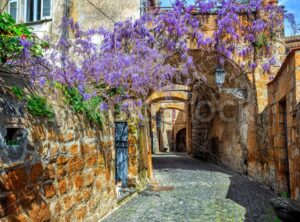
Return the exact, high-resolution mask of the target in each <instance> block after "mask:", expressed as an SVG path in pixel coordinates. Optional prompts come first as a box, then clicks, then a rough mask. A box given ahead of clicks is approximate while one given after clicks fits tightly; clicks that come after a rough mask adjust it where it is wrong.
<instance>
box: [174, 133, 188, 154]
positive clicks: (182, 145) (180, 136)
mask: <svg viewBox="0 0 300 222" xmlns="http://www.w3.org/2000/svg"><path fill="white" fill-rule="evenodd" d="M175 151H176V152H186V128H184V129H181V130H180V131H179V132H178V133H177V134H176V150H175Z"/></svg>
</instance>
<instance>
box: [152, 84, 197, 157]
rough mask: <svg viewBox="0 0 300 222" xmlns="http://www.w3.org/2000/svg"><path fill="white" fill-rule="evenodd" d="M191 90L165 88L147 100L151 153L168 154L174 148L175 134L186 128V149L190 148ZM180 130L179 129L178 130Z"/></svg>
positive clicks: (172, 87)
mask: <svg viewBox="0 0 300 222" xmlns="http://www.w3.org/2000/svg"><path fill="white" fill-rule="evenodd" d="M190 98H191V88H190V87H187V86H183V85H174V86H166V87H164V88H162V89H161V90H160V91H157V92H154V93H153V94H152V95H150V97H149V98H148V100H147V103H148V105H149V112H150V113H151V129H152V152H153V153H158V152H170V151H175V148H176V133H177V132H178V130H180V129H182V128H186V129H187V130H186V138H187V139H186V147H187V149H188V150H190V148H191V125H190V123H191V121H190V116H191V115H190V104H189V103H190ZM179 128H180V129H179Z"/></svg>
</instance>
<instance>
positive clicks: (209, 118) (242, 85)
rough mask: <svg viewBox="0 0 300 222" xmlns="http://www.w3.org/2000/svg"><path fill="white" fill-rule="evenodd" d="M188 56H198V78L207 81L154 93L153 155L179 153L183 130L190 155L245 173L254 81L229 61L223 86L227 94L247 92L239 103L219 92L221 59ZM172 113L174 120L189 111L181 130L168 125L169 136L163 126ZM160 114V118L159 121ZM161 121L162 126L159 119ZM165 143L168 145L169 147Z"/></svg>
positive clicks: (195, 53)
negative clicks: (235, 91)
mask: <svg viewBox="0 0 300 222" xmlns="http://www.w3.org/2000/svg"><path fill="white" fill-rule="evenodd" d="M190 55H191V56H192V57H193V58H194V63H196V67H197V71H198V73H199V77H203V78H202V79H204V80H205V81H195V82H194V83H193V85H192V86H191V87H189V86H182V85H175V86H167V87H164V88H162V89H161V90H160V91H157V92H154V93H153V94H152V95H150V96H149V98H148V100H147V103H148V105H149V113H151V129H152V152H153V153H159V152H166V151H176V147H177V141H176V139H177V134H178V133H179V131H180V130H182V129H184V128H185V129H186V134H185V135H186V151H187V152H188V153H189V154H191V155H192V156H195V157H198V158H203V159H210V160H212V159H213V160H217V161H218V162H220V161H221V162H222V163H224V164H225V165H228V166H230V167H232V168H234V169H237V170H238V171H241V172H243V171H245V170H246V168H247V167H246V166H247V158H248V154H247V145H248V144H247V143H248V141H249V138H248V136H249V135H250V134H248V131H249V119H247V115H249V113H250V112H253V104H251V103H249V102H248V101H249V100H251V99H253V98H254V97H255V95H253V94H254V92H253V91H252V90H251V89H252V84H251V81H250V80H249V78H248V76H247V75H245V74H244V73H243V70H242V69H241V68H240V67H239V66H238V65H237V64H236V63H235V62H234V61H231V60H228V59H227V60H225V62H224V69H225V72H226V76H225V83H224V85H223V86H222V87H223V89H229V91H230V89H243V90H244V89H245V90H247V91H248V98H247V99H246V100H245V101H244V100H240V99H238V98H236V97H235V96H233V95H232V94H230V93H228V91H227V92H225V90H223V91H220V90H219V88H218V86H217V85H216V84H215V76H214V73H215V70H216V68H217V67H218V65H219V57H220V55H217V54H216V53H214V52H204V51H201V50H191V51H190ZM174 112H176V113H177V114H176V116H177V115H179V113H185V115H186V122H185V124H184V125H182V126H180V127H178V129H175V127H174V123H170V124H169V125H171V126H172V133H171V134H170V133H169V134H167V133H166V131H167V128H168V127H167V125H168V124H162V122H163V121H165V119H166V116H167V115H169V116H172V115H173V114H172V113H174ZM167 113H169V114H167ZM170 113H171V114H170ZM158 114H159V115H160V118H157V116H159V115H158ZM158 119H160V120H161V121H162V122H159V121H157V120H158ZM171 119H172V118H171ZM167 122H168V121H167ZM170 122H172V121H170ZM171 135H172V136H173V137H171ZM181 135H182V132H181ZM250 139H251V138H250ZM164 141H168V144H167V145H166V143H164Z"/></svg>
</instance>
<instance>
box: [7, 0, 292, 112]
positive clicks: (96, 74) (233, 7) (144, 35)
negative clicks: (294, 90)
mask: <svg viewBox="0 0 300 222" xmlns="http://www.w3.org/2000/svg"><path fill="white" fill-rule="evenodd" d="M209 16H212V17H213V19H212V20H211V21H212V22H211V23H212V24H210V23H208V22H207V21H208V17H209ZM284 16H285V14H284V9H283V8H282V7H280V6H277V5H273V4H267V5H264V4H263V2H262V1H261V0H249V1H246V2H241V1H237V0H211V1H206V0H198V1H196V3H195V5H188V4H187V3H186V1H183V0H176V1H175V2H174V4H173V7H172V9H170V10H160V9H157V8H153V9H152V10H147V11H146V13H145V14H144V15H143V16H142V17H141V18H140V19H137V20H131V19H127V20H126V21H122V22H118V23H116V24H115V25H114V29H113V30H111V31H110V30H106V29H103V28H101V27H100V28H98V29H90V30H83V29H81V28H80V26H79V24H78V23H77V22H74V21H73V20H72V19H69V18H64V19H63V22H62V25H61V28H62V29H64V30H66V29H67V30H70V32H71V33H72V35H70V36H71V37H66V36H65V35H62V37H61V38H60V39H59V40H58V41H57V42H54V43H53V42H49V44H50V48H49V50H48V52H46V53H45V54H44V56H43V57H33V56H32V55H31V54H30V50H28V48H30V46H31V44H30V42H29V41H27V40H26V39H20V44H21V46H22V47H23V53H22V55H21V60H15V61H10V62H9V65H13V66H17V65H20V63H21V64H22V66H23V67H24V68H23V70H22V71H23V72H27V73H28V74H29V75H30V78H31V80H32V81H34V82H39V84H40V85H41V86H43V85H44V84H46V83H49V84H53V83H55V82H59V83H62V84H66V85H68V86H69V87H76V88H77V89H78V90H79V92H80V93H81V94H82V95H83V97H84V98H85V99H86V100H88V99H91V98H92V97H95V96H101V97H102V98H104V100H103V101H104V103H102V104H101V105H100V108H101V109H104V108H105V107H107V103H114V104H115V103H120V101H123V100H128V99H133V100H135V101H136V105H139V106H140V105H142V104H143V101H144V100H145V99H146V98H147V97H148V96H149V95H150V94H151V93H152V92H153V91H155V90H157V89H159V88H161V87H163V86H165V85H169V84H172V83H180V84H185V85H189V84H191V83H192V82H194V81H195V80H196V81H201V78H202V76H201V74H199V73H198V72H197V67H196V66H197V64H195V63H194V61H193V57H191V56H190V55H189V50H190V49H198V50H208V51H214V52H216V53H217V55H218V57H219V63H220V65H224V63H225V62H226V60H227V59H231V60H234V59H236V58H242V59H241V61H242V62H240V63H239V65H240V66H241V67H242V68H243V69H244V70H245V73H247V72H251V71H253V70H255V69H257V68H259V67H258V64H261V67H260V68H261V69H262V70H263V71H264V72H265V73H270V72H271V67H272V65H274V64H275V63H276V62H277V61H276V60H277V58H275V57H274V56H273V53H272V52H273V51H272V50H274V46H273V45H272V44H273V42H276V40H277V39H279V38H280V36H281V35H282V32H281V31H282V30H283V29H282V25H283V19H284ZM286 17H290V18H291V17H292V16H291V15H286ZM254 55H256V57H255V56H254ZM258 60H260V61H258ZM245 61H246V62H245ZM111 92H114V93H111Z"/></svg>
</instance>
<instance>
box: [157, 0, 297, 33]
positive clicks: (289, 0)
mask: <svg viewBox="0 0 300 222" xmlns="http://www.w3.org/2000/svg"><path fill="white" fill-rule="evenodd" d="M160 1H161V6H162V7H167V6H170V3H171V2H173V1H174V0H160ZM187 1H188V2H190V3H191V4H193V3H194V1H195V0H187ZM279 4H280V5H284V6H285V9H286V11H287V12H289V13H293V14H294V16H295V18H296V22H297V23H298V24H300V0H279ZM293 34H294V33H293V32H292V30H291V28H290V27H289V25H288V23H287V22H286V23H285V35H286V36H290V35H293ZM298 34H300V33H298Z"/></svg>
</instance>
